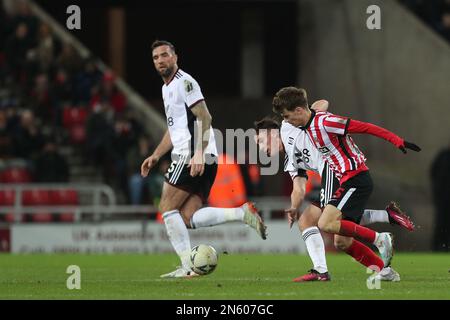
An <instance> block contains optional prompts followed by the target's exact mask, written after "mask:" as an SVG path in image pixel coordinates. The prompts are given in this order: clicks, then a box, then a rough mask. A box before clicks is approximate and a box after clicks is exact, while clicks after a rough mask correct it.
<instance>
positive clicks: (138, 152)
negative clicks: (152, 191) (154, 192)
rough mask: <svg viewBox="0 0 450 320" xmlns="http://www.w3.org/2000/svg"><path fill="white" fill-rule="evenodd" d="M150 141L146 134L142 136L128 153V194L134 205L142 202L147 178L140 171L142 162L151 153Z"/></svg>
mask: <svg viewBox="0 0 450 320" xmlns="http://www.w3.org/2000/svg"><path fill="white" fill-rule="evenodd" d="M150 151H151V148H150V143H149V139H148V138H147V137H146V136H141V137H140V138H139V141H138V143H137V144H134V145H133V146H132V147H131V148H130V150H129V151H128V153H127V158H126V160H127V175H128V195H129V199H130V203H131V204H133V205H138V204H142V203H143V202H142V200H143V196H142V195H143V193H144V190H145V189H146V188H145V186H146V180H145V178H143V177H142V176H141V174H140V172H139V170H140V169H141V164H142V162H143V161H144V160H145V159H146V158H147V156H148V154H149V153H150Z"/></svg>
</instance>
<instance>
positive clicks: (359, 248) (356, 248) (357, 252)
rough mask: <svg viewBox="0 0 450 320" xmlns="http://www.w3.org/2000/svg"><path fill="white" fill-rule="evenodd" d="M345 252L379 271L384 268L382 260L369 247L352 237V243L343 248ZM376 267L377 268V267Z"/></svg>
mask: <svg viewBox="0 0 450 320" xmlns="http://www.w3.org/2000/svg"><path fill="white" fill-rule="evenodd" d="M345 253H347V254H348V255H350V256H352V257H353V258H354V259H355V260H356V261H358V262H359V263H361V264H362V265H364V266H366V267H368V268H370V269H372V270H374V271H376V272H379V271H381V270H382V269H383V268H384V262H383V260H381V258H380V257H379V256H377V255H376V254H375V252H373V251H372V250H371V249H370V248H369V247H367V246H365V245H364V244H362V243H361V242H359V241H356V240H355V239H353V242H352V245H351V246H350V247H349V248H348V249H347V250H345ZM377 268H378V269H377Z"/></svg>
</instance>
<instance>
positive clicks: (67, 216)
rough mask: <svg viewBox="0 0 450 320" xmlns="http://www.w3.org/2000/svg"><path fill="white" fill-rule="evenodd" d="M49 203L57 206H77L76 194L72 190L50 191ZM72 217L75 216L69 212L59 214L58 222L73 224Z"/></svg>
mask: <svg viewBox="0 0 450 320" xmlns="http://www.w3.org/2000/svg"><path fill="white" fill-rule="evenodd" d="M50 202H51V204H52V205H57V206H67V205H77V204H78V203H79V201H78V192H77V191H76V190H73V189H68V190H67V189H66V190H52V191H50ZM74 217H75V215H74V214H73V213H71V212H68V213H61V214H59V221H63V222H73V221H74V220H75V218H74Z"/></svg>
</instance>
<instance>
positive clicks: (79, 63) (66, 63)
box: [56, 43, 83, 77]
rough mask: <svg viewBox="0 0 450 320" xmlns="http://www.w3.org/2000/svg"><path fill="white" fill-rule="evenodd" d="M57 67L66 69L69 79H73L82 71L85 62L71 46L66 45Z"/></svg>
mask: <svg viewBox="0 0 450 320" xmlns="http://www.w3.org/2000/svg"><path fill="white" fill-rule="evenodd" d="M56 67H57V68H61V69H64V70H65V71H66V72H67V74H68V75H69V77H72V76H73V75H75V74H77V72H79V71H80V70H81V69H82V67H83V60H82V59H81V57H80V55H79V54H78V53H77V51H76V50H75V48H74V47H73V46H72V45H71V44H69V43H64V44H63V47H62V50H61V53H60V54H59V56H58V58H57V59H56Z"/></svg>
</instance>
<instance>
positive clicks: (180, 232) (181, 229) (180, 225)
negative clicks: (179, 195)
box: [163, 210, 191, 269]
mask: <svg viewBox="0 0 450 320" xmlns="http://www.w3.org/2000/svg"><path fill="white" fill-rule="evenodd" d="M163 219H164V223H165V224H166V230H167V235H168V237H169V240H170V243H172V247H173V248H174V249H175V251H176V253H177V255H178V256H179V257H180V260H181V264H182V266H183V267H184V268H186V269H190V267H189V255H190V253H191V241H190V239H189V233H188V230H187V228H186V225H185V224H184V221H183V218H182V217H181V215H180V212H179V211H178V210H172V211H167V212H165V213H164V214H163Z"/></svg>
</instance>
